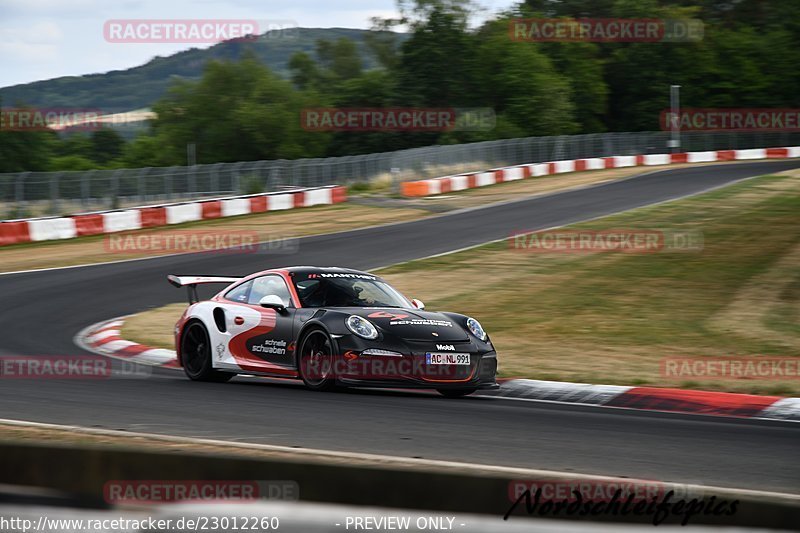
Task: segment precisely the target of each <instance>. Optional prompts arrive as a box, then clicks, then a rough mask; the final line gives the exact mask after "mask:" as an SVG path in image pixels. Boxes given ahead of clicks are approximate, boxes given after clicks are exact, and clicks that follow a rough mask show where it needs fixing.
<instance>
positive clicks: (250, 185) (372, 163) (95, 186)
mask: <svg viewBox="0 0 800 533" xmlns="http://www.w3.org/2000/svg"><path fill="white" fill-rule="evenodd" d="M667 141H669V132H664V131H659V132H633V133H601V134H589V135H571V136H567V135H564V136H555V137H527V138H521V139H501V140H496V141H485V142H478V143H470V144H457V145H437V146H426V147H421V148H412V149H408V150H398V151H395V152H383V153H377V154H366V155H356V156H346V157H328V158H316V159H296V160H273V161H241V162H237V163H216V164H210V165H194V166H180V167H179V166H175V167H148V168H136V169H118V170H90V171H79V172H21V173H8V174H0V214H2V215H4V217H3V218H5V219H10V218H21V217H28V216H40V215H47V214H50V215H56V214H64V213H75V212H79V211H89V210H98V209H115V208H119V207H125V206H130V205H141V204H144V203H154V202H165V201H179V200H184V199H195V198H203V197H206V196H220V195H231V194H241V193H256V192H269V191H274V190H280V189H282V188H285V187H314V186H320V185H330V184H334V183H337V184H352V183H355V182H366V181H371V180H376V179H381V178H383V179H392V180H395V181H397V180H409V179H421V178H430V177H436V176H441V175H446V174H452V173H460V172H471V171H477V170H483V169H485V168H491V167H500V166H511V165H518V164H523V163H537V162H545V161H558V160H561V159H581V158H589V157H604V156H611V155H633V154H650V153H667V152H668V151H669V149H668V148H667ZM796 145H800V133H796V132H729V133H728V132H726V133H698V132H693V133H684V134H683V135H682V146H681V151H704V150H726V149H732V150H733V149H746V148H768V147H773V146H796Z"/></svg>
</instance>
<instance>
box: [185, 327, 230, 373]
mask: <svg viewBox="0 0 800 533" xmlns="http://www.w3.org/2000/svg"><path fill="white" fill-rule="evenodd" d="M181 361H182V363H183V371H184V372H185V373H186V375H187V376H189V379H192V380H194V381H213V382H217V383H222V382H225V381H228V380H229V379H231V378H232V377H233V376H234V374H231V373H229V372H220V371H219V370H215V369H214V367H213V366H212V362H211V339H210V338H209V336H208V331H207V330H206V327H205V326H204V325H203V323H202V322H198V321H195V322H190V323H189V324H188V325H187V326H186V328H185V329H184V330H183V335H182V336H181Z"/></svg>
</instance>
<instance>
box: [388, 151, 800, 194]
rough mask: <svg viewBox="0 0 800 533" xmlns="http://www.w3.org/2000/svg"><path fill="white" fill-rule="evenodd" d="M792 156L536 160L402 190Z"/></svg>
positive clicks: (416, 191)
mask: <svg viewBox="0 0 800 533" xmlns="http://www.w3.org/2000/svg"><path fill="white" fill-rule="evenodd" d="M789 157H800V146H793V147H786V148H756V149H751V150H714V151H709V152H685V153H677V154H647V155H617V156H612V157H595V158H591V159H575V160H564V161H552V162H550V163H532V164H529V165H516V166H513V167H503V168H495V169H491V170H487V171H485V172H475V173H469V174H458V175H455V176H444V177H441V178H432V179H427V180H419V181H407V182H405V183H403V184H402V186H401V192H402V194H403V196H433V195H437V194H446V193H449V192H453V191H461V190H464V189H472V188H475V187H485V186H487V185H494V184H496V183H503V182H506V181H512V180H518V179H523V178H529V177H539V176H548V175H551V174H563V173H566V172H581V171H584V170H601V169H607V168H624V167H635V166H653V165H669V164H677V163H711V162H714V161H746V160H755V159H782V158H789Z"/></svg>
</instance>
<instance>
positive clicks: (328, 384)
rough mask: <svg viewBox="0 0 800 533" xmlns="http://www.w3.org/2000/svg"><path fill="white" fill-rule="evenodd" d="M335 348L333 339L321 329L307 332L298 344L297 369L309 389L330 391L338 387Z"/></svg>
mask: <svg viewBox="0 0 800 533" xmlns="http://www.w3.org/2000/svg"><path fill="white" fill-rule="evenodd" d="M334 346H335V345H334V343H333V339H331V337H330V335H328V333H327V332H326V331H325V330H323V329H321V328H314V329H311V330H309V331H307V332H306V333H305V334H303V338H302V339H301V340H300V342H299V343H297V369H298V373H299V374H300V379H302V380H303V384H305V386H306V387H307V388H309V389H311V390H316V391H328V390H332V389H334V388H335V387H336V376H335V373H334V371H333V369H334V363H335V358H334V354H335V348H334Z"/></svg>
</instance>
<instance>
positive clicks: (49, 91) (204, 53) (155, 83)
mask: <svg viewBox="0 0 800 533" xmlns="http://www.w3.org/2000/svg"><path fill="white" fill-rule="evenodd" d="M368 33H370V31H369V30H354V29H348V28H325V29H322V28H297V29H293V30H292V32H291V36H285V35H284V36H279V34H278V32H277V31H272V32H267V33H265V34H264V35H262V36H261V37H260V38H259V39H257V40H256V41H250V42H248V41H228V42H224V43H220V44H217V45H214V46H212V47H210V48H206V49H202V50H201V49H198V48H192V49H191V50H186V51H184V52H178V53H176V54H173V55H171V56H167V57H156V58H154V59H152V60H150V61H149V62H147V63H145V64H144V65H141V66H139V67H134V68H129V69H127V70H113V71H111V72H106V73H104V74H89V75H85V76H67V77H62V78H54V79H52V80H45V81H37V82H34V83H26V84H22V85H13V86H11V87H5V88H3V89H0V100H2V102H3V106H6V107H8V106H14V105H20V104H25V105H29V106H33V107H51V108H58V107H69V108H99V109H104V110H113V111H126V110H130V109H139V108H144V107H149V106H150V105H152V104H153V102H155V101H156V100H158V99H159V98H160V97H161V96H162V95H163V94H164V92H165V91H166V89H167V87H168V86H169V84H170V82H171V81H172V80H174V79H176V78H182V79H198V78H200V76H201V75H202V72H203V66H204V65H205V64H206V63H207V62H208V61H210V60H213V59H237V58H239V57H241V55H242V53H243V52H244V51H245V50H248V49H250V50H252V51H253V52H254V53H255V54H256V56H258V57H259V58H261V60H262V61H263V62H264V63H265V64H266V65H267V66H268V67H269V68H270V69H272V71H273V72H275V73H277V74H278V75H280V76H284V77H286V76H288V73H289V72H288V63H289V59H290V58H291V57H292V54H294V53H295V52H299V51H303V52H308V53H312V54H313V52H314V46H315V44H316V42H317V40H318V39H328V40H336V39H339V38H342V37H346V38H349V39H352V40H353V41H355V42H356V44H357V46H358V48H359V51H360V52H361V57H362V59H363V62H364V63H363V64H364V68H365V69H369V68H373V67H375V66H376V65H375V61H374V58H373V57H372V55H371V54H370V53H369V52H368V51H367V50H366V48H365V44H364V36H365V35H366V34H368ZM404 37H405V36H404V35H402V34H401V35H400V38H401V39H402V38H404Z"/></svg>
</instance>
